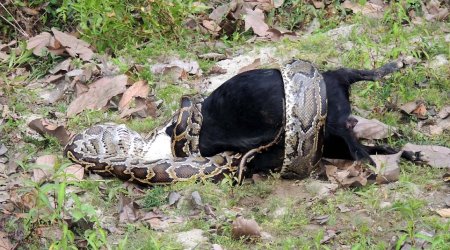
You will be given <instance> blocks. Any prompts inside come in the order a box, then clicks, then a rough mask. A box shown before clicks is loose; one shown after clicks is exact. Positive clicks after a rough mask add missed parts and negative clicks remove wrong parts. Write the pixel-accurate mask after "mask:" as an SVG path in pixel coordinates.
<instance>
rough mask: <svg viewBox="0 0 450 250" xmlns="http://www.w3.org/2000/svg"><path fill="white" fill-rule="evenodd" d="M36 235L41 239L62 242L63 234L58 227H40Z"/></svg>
mask: <svg viewBox="0 0 450 250" xmlns="http://www.w3.org/2000/svg"><path fill="white" fill-rule="evenodd" d="M36 234H37V235H39V237H42V238H46V239H50V240H61V238H62V235H63V232H62V231H61V229H60V228H59V226H57V225H53V226H48V227H45V226H44V227H39V228H37V229H36Z"/></svg>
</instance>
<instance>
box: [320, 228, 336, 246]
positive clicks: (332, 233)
mask: <svg viewBox="0 0 450 250" xmlns="http://www.w3.org/2000/svg"><path fill="white" fill-rule="evenodd" d="M336 235H337V233H336V231H335V230H332V229H327V231H326V232H325V235H324V236H323V239H322V240H320V244H326V243H329V242H330V240H331V239H333V238H334V237H336Z"/></svg>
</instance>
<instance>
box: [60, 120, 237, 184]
mask: <svg viewBox="0 0 450 250" xmlns="http://www.w3.org/2000/svg"><path fill="white" fill-rule="evenodd" d="M145 144H146V142H145V141H144V140H143V138H142V137H141V136H140V135H139V134H137V133H136V132H134V131H131V130H129V129H128V128H126V127H125V126H124V125H115V124H107V125H96V126H93V127H91V128H89V129H87V130H85V131H83V132H82V133H80V134H77V135H76V136H74V137H73V138H72V139H71V141H70V142H69V143H68V144H67V146H66V147H65V149H64V155H66V156H67V157H68V158H69V159H70V160H71V161H73V162H75V163H78V164H80V165H82V166H84V168H85V169H86V170H87V171H91V172H93V173H96V174H99V175H101V176H105V177H107V176H115V177H117V178H119V179H121V180H124V181H131V182H134V183H138V184H143V185H157V184H170V183H174V182H177V181H188V180H199V179H213V180H219V179H221V178H223V176H224V174H229V175H233V174H234V173H235V172H236V171H237V170H238V166H239V163H240V160H241V155H240V154H232V153H230V152H224V153H221V154H218V155H215V156H213V157H207V158H204V157H199V156H198V157H197V156H192V157H185V158H174V159H161V160H156V161H148V160H145V158H144V155H145V148H146V146H145Z"/></svg>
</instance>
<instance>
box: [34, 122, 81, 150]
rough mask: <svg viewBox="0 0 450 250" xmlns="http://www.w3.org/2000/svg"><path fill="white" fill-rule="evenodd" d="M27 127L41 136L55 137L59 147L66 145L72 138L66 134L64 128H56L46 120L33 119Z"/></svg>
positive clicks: (68, 133) (69, 134)
mask: <svg viewBox="0 0 450 250" xmlns="http://www.w3.org/2000/svg"><path fill="white" fill-rule="evenodd" d="M28 127H30V128H31V129H33V130H34V131H36V132H38V133H39V134H41V135H42V136H45V135H51V136H54V137H56V138H57V139H58V141H59V143H60V144H61V145H66V144H67V142H69V139H70V137H71V136H72V133H70V132H68V131H67V130H66V128H65V127H64V126H62V125H60V126H57V125H55V124H53V123H51V122H49V121H47V120H46V119H34V120H32V121H31V122H30V123H29V124H28Z"/></svg>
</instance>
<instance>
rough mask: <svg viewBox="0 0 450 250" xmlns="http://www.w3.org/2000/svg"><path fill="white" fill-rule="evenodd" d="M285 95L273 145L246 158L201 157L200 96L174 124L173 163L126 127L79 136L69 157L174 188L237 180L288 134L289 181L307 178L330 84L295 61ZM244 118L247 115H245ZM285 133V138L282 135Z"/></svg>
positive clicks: (189, 99)
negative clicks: (195, 182) (194, 182)
mask: <svg viewBox="0 0 450 250" xmlns="http://www.w3.org/2000/svg"><path fill="white" fill-rule="evenodd" d="M280 71H281V73H282V77H283V83H284V90H285V116H284V117H285V121H284V123H283V124H284V127H281V128H279V129H280V132H279V133H278V135H277V136H276V137H275V138H274V139H273V140H272V141H271V142H269V143H268V144H265V145H260V146H258V147H256V148H254V149H252V150H250V151H249V152H247V153H246V154H240V153H233V152H223V153H220V154H217V155H215V156H213V157H201V155H200V151H199V136H200V130H201V125H202V114H201V112H200V110H201V103H202V100H203V99H202V97H201V96H198V95H197V96H184V97H182V99H181V105H180V109H179V110H178V112H177V113H176V114H175V115H174V119H173V121H172V122H173V124H174V127H173V132H172V135H171V151H172V155H173V156H174V157H175V158H173V159H157V160H149V159H146V155H148V154H147V153H148V152H147V151H148V148H149V144H151V142H152V140H150V141H149V142H147V141H146V140H144V139H143V138H142V137H141V136H140V135H139V134H138V133H136V132H134V131H132V130H130V129H128V128H127V127H126V126H124V125H115V124H105V125H96V126H93V127H91V128H88V129H87V130H85V131H83V132H81V133H80V134H77V135H75V136H74V137H73V138H72V139H71V140H70V141H69V143H68V144H67V145H66V147H65V149H64V155H65V156H66V157H68V158H69V159H70V160H71V161H73V162H75V163H78V164H81V165H82V166H84V168H85V169H86V170H88V171H91V172H94V173H98V174H100V175H102V176H115V177H117V178H119V179H121V180H126V181H132V182H136V183H139V184H146V185H155V184H170V183H174V182H178V181H187V180H199V179H214V180H217V179H221V178H223V177H224V176H225V175H226V174H228V175H235V174H236V173H237V172H238V170H241V171H240V174H239V179H240V178H241V175H242V170H243V168H244V167H245V164H246V163H247V162H248V161H250V160H251V159H252V157H253V156H254V155H255V154H257V153H261V152H262V151H264V150H266V149H267V148H269V147H271V146H272V145H274V144H276V143H278V141H279V139H280V138H281V137H282V134H284V138H285V140H284V143H285V154H284V162H283V166H282V168H281V174H282V176H284V177H305V176H307V175H308V174H309V173H310V172H311V171H312V169H314V167H315V166H317V164H318V161H319V160H320V157H321V154H322V138H323V129H324V124H325V118H326V92H325V83H324V81H323V78H322V76H321V75H320V73H319V71H318V70H317V69H316V68H315V67H314V66H312V64H311V63H309V62H306V61H301V60H293V61H291V62H289V63H287V64H284V65H283V66H281V67H280ZM244 115H245V114H244ZM282 132H284V133H282Z"/></svg>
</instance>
